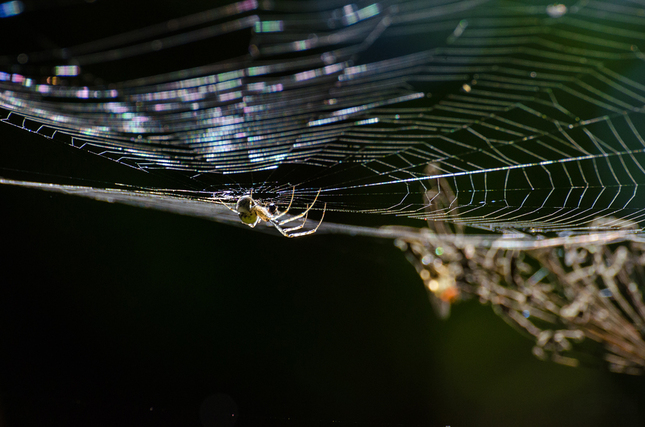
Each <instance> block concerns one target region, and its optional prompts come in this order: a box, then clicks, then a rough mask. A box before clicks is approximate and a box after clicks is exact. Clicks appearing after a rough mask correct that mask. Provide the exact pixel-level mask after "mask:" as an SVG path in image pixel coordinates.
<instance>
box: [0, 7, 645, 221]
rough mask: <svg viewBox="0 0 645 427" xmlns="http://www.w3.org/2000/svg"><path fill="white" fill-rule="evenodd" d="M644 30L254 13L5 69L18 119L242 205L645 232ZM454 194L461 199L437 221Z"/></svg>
mask: <svg viewBox="0 0 645 427" xmlns="http://www.w3.org/2000/svg"><path fill="white" fill-rule="evenodd" d="M643 28H645V9H644V8H643V7H642V6H639V4H638V2H609V1H606V2H603V1H585V2H577V3H562V4H551V3H548V2H544V3H540V2H534V1H474V0H471V1H467V0H461V1H430V0H428V1H408V2H379V3H371V2H358V3H356V4H353V5H347V4H344V3H342V2H298V3H291V2H281V1H275V2H264V3H258V2H254V1H243V2H238V3H231V4H229V5H226V6H223V7H218V8H215V9H211V10H208V11H202V12H199V13H194V14H192V15H190V14H189V15H185V16H183V17H181V18H176V17H172V19H170V18H169V19H168V20H167V21H164V22H161V23H159V22H157V23H154V24H150V25H149V26H145V25H140V26H139V27H136V28H134V29H133V30H131V31H129V32H126V33H123V34H119V35H110V36H107V37H103V38H101V39H99V40H98V41H97V42H93V43H89V42H88V43H84V44H70V45H68V46H70V47H67V48H65V49H60V48H54V49H46V50H40V51H38V50H34V51H30V50H28V49H29V48H30V47H29V46H28V45H25V46H21V47H20V48H19V49H18V53H20V52H23V51H26V52H28V53H26V54H25V53H22V55H16V52H8V53H7V55H5V56H2V57H0V64H5V67H4V68H5V72H2V73H0V107H1V108H2V109H3V111H4V113H3V117H4V118H3V121H4V122H6V123H10V124H13V125H16V126H18V127H20V128H22V129H25V130H30V131H34V132H37V133H39V134H41V135H43V136H45V137H48V138H52V139H55V140H60V141H63V142H65V143H67V144H70V145H72V146H74V147H79V148H82V149H84V150H87V151H90V152H93V153H96V154H99V155H101V156H104V157H107V158H110V159H112V160H115V161H117V162H119V163H122V164H124V165H128V166H131V167H134V168H136V169H141V170H144V171H149V172H150V171H155V172H157V171H159V172H160V173H174V174H177V175H181V176H186V177H190V179H189V180H188V181H187V184H186V187H187V188H186V189H194V190H198V191H205V192H208V194H219V195H221V196H222V197H224V198H227V197H230V198H231V199H234V198H235V197H238V196H239V195H241V194H244V193H247V192H248V191H250V189H254V194H266V195H267V199H269V198H275V199H276V200H280V201H282V202H283V203H284V201H285V200H286V201H287V203H288V198H289V197H290V195H291V189H292V186H294V185H296V186H297V187H296V188H297V190H296V195H297V197H298V200H297V201H296V204H297V203H298V201H301V200H303V199H302V198H307V200H309V201H310V200H311V199H312V198H313V196H314V195H315V194H316V193H317V191H318V190H319V189H320V190H321V193H320V200H321V201H324V202H326V203H327V210H328V211H332V212H333V211H336V212H339V213H340V212H355V213H360V214H368V213H369V214H376V215H382V219H383V223H387V224H390V223H394V222H396V221H398V220H397V219H396V218H401V221H405V220H406V219H407V218H409V219H413V220H414V219H418V220H419V219H423V220H425V219H429V220H447V221H451V222H455V223H461V224H464V225H468V226H473V227H478V228H485V229H491V230H507V229H519V230H529V231H533V232H550V231H557V232H577V231H587V230H597V229H620V228H631V227H633V224H634V223H637V224H639V228H641V227H642V222H643V219H644V218H645V198H644V197H643V189H642V188H641V184H645V140H644V139H643V134H644V132H645V129H644V126H645V125H644V124H643V122H644V121H643V111H644V110H643V108H644V107H643V106H644V104H645V102H644V101H645V82H643V79H642V76H643V75H645V73H644V71H645V66H644V64H643V59H644V56H643V54H642V53H641V50H642V48H643V44H644V43H645V32H644V31H643ZM77 37H78V36H77ZM231 40H235V41H236V42H238V43H239V44H240V46H242V48H243V49H242V50H240V51H235V46H233V47H231V49H229V50H226V51H225V52H221V56H220V57H213V56H212V55H202V56H199V55H197V59H195V55H194V50H195V49H196V48H203V47H204V46H210V49H212V47H213V46H220V45H221V43H222V42H227V41H231ZM241 42H243V43H241ZM16 58H17V59H16ZM146 64H152V65H148V66H147V67H146ZM158 64H162V65H158ZM186 64H190V65H191V66H190V67H187V66H186ZM43 69H44V70H47V72H45V73H42V72H41V71H42V70H43ZM117 69H118V71H116V70H117ZM52 70H53V71H52ZM101 71H103V73H102V74H101ZM96 75H101V76H102V77H101V78H100V79H99V78H97V77H95V76H96ZM88 76H89V77H88ZM84 79H85V80H84ZM106 80H107V81H106ZM88 81H89V84H88V83H87V82H88ZM108 82H109V83H108ZM429 165H431V167H429ZM439 179H447V180H448V181H449V182H450V183H451V185H452V187H453V189H454V197H453V199H452V200H451V202H450V203H449V205H448V206H447V207H445V208H443V209H439V210H429V206H430V205H431V202H432V201H431V197H432V196H431V195H430V193H428V189H429V188H430V187H431V186H433V185H434V183H435V182H436V181H437V180H439ZM184 182H186V181H184ZM301 205H304V202H302V201H301ZM320 208H321V207H318V209H320ZM328 215H329V214H328ZM337 218H338V217H337ZM598 218H604V219H605V220H604V221H597V219H598Z"/></svg>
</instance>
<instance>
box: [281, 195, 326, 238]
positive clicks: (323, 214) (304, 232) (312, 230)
mask: <svg viewBox="0 0 645 427" xmlns="http://www.w3.org/2000/svg"><path fill="white" fill-rule="evenodd" d="M325 211H327V203H325V206H324V207H323V212H322V216H321V217H320V221H318V225H316V228H312V229H311V230H307V231H301V232H300V233H294V234H284V233H283V235H285V236H287V237H302V236H307V235H309V234H314V233H315V232H316V231H318V227H320V224H322V222H323V218H325ZM305 221H306V219H305ZM302 225H304V222H303V223H302ZM302 225H301V226H300V227H292V228H288V229H287V230H284V231H289V230H295V229H299V228H302Z"/></svg>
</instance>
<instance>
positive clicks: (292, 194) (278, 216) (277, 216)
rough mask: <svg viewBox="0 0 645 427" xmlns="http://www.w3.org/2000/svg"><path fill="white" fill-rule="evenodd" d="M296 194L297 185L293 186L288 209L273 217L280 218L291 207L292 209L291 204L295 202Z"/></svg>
mask: <svg viewBox="0 0 645 427" xmlns="http://www.w3.org/2000/svg"><path fill="white" fill-rule="evenodd" d="M295 195H296V186H295V185H294V186H293V190H291V200H290V201H289V206H287V209H285V210H284V211H283V212H280V213H279V214H277V215H276V216H274V217H273V219H278V218H281V217H283V216H284V215H286V213H287V212H289V209H291V204H292V203H293V196H295Z"/></svg>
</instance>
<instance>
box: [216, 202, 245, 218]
mask: <svg viewBox="0 0 645 427" xmlns="http://www.w3.org/2000/svg"><path fill="white" fill-rule="evenodd" d="M215 203H218V204H220V205H224V206H226V207H227V208H228V210H230V211H231V212H235V213H236V214H238V215H239V214H240V213H239V212H238V211H236V210H235V209H233V208H232V207H230V206H229V205H227V204H226V203H224V202H222V201H221V200H215Z"/></svg>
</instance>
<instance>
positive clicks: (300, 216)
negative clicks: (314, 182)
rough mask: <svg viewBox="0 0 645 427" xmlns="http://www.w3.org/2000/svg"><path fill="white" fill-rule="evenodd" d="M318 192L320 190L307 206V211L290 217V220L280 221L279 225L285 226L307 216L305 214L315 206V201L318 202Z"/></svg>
mask: <svg viewBox="0 0 645 427" xmlns="http://www.w3.org/2000/svg"><path fill="white" fill-rule="evenodd" d="M294 190H295V187H294ZM320 191H321V190H318V193H316V197H315V198H314V201H313V202H311V205H309V206H308V207H307V209H306V210H305V211H304V212H301V213H299V214H298V215H296V216H292V217H290V218H287V219H285V220H282V221H280V225H285V224H287V223H289V222H292V221H295V220H297V219H300V218H302V217H303V216H306V215H307V213H308V212H309V210H310V209H311V208H312V207H313V206H314V205H315V204H316V200H318V196H319V195H320ZM289 206H291V203H289ZM288 210H289V209H287V211H288ZM287 211H284V213H287ZM280 216H282V214H281V215H280ZM276 218H277V217H274V218H273V219H276Z"/></svg>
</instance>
